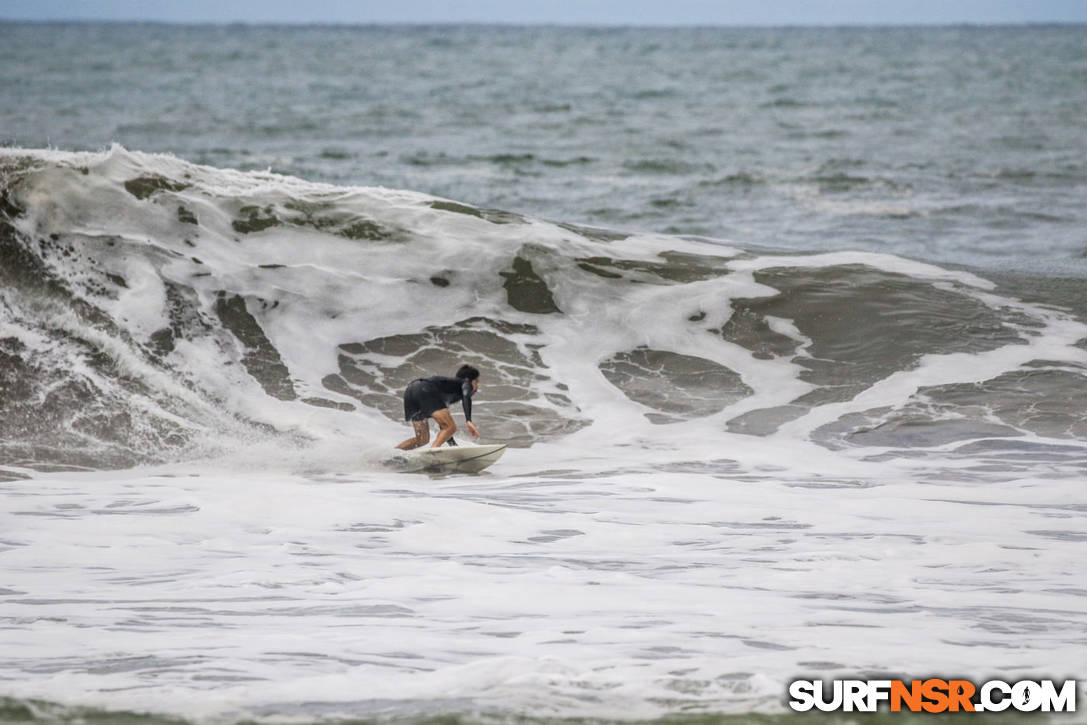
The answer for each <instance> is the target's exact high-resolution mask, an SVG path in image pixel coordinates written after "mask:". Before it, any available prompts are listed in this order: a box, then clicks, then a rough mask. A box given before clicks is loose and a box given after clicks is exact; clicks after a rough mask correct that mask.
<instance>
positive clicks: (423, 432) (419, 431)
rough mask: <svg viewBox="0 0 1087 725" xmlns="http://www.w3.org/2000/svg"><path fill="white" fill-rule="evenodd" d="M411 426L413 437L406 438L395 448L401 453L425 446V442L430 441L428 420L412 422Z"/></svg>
mask: <svg viewBox="0 0 1087 725" xmlns="http://www.w3.org/2000/svg"><path fill="white" fill-rule="evenodd" d="M447 412H448V411H447ZM411 424H412V426H413V427H414V428H415V437H414V438H408V439H407V440H406V441H404V442H403V443H401V444H400V445H398V446H397V448H399V449H400V450H402V451H410V450H411V449H413V448H418V447H420V446H425V445H426V444H427V441H429V440H430V421H429V420H413V421H412V422H411Z"/></svg>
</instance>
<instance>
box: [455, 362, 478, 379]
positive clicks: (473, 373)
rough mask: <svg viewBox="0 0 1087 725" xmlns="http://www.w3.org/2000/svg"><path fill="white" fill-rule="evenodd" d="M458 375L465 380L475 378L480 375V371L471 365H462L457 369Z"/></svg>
mask: <svg viewBox="0 0 1087 725" xmlns="http://www.w3.org/2000/svg"><path fill="white" fill-rule="evenodd" d="M457 377H458V378H461V379H463V380H475V379H476V378H478V377H479V371H478V370H476V369H475V368H474V367H472V366H471V365H461V366H460V370H458V371H457Z"/></svg>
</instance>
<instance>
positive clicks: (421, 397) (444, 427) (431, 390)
mask: <svg viewBox="0 0 1087 725" xmlns="http://www.w3.org/2000/svg"><path fill="white" fill-rule="evenodd" d="M477 390H479V371H478V370H476V369H475V368H474V367H472V366H471V365H461V366H460V369H459V370H457V374H456V376H455V377H452V378H447V377H445V376H442V375H433V376H431V377H429V378H419V379H417V380H413V381H411V382H410V383H408V387H407V388H405V390H404V419H405V420H409V421H411V424H412V426H414V427H415V436H414V437H412V438H408V439H407V440H406V441H404V442H403V443H401V444H400V445H398V446H397V448H399V449H400V450H402V451H410V450H411V449H413V448H419V447H420V446H425V445H426V444H427V441H429V440H430V421H429V420H428V418H433V419H434V420H436V421H437V422H438V427H439V430H438V436H437V437H436V438H435V439H434V445H432V446H431V448H437V447H439V446H441V445H442V444H444V443H445V442H446V441H452V438H453V434H454V433H456V432H457V424H456V423H454V422H453V414H452V413H450V412H449V406H450V405H452V404H453V403H456V402H457V401H458V400H459V401H460V403H461V406H462V407H463V408H464V422H465V425H467V426H468V431H469V432H470V433H471V434H472V435H473V436H475V437H476V438H479V429H477V428H476V425H475V423H473V422H472V396H473V395H475V393H476V391H477ZM454 445H455V443H454Z"/></svg>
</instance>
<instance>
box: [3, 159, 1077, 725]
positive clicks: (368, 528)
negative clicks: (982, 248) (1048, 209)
mask: <svg viewBox="0 0 1087 725" xmlns="http://www.w3.org/2000/svg"><path fill="white" fill-rule="evenodd" d="M0 180H2V189H0V280H2V283H3V284H2V287H0V362H2V365H0V375H2V376H3V377H2V378H0V384H2V390H3V395H2V399H0V404H2V412H3V417H2V422H0V431H2V433H3V442H2V445H0V491H2V494H0V507H2V508H0V562H2V569H0V573H2V577H3V579H2V580H0V623H2V624H0V626H2V628H3V642H4V657H3V658H2V660H0V695H3V696H5V697H6V698H8V699H7V700H5V703H6V707H9V708H22V707H28V705H26V703H35V702H37V703H42V702H47V703H52V705H51V706H50V707H65V706H70V707H81V708H92V709H93V711H101V710H105V711H110V712H115V711H128V712H140V713H143V712H147V713H159V714H162V715H165V716H175V717H182V718H185V719H189V720H197V721H215V722H224V721H228V722H233V721H238V720H241V719H256V720H258V721H263V720H268V721H281V720H290V721H315V720H325V719H340V718H354V719H358V718H370V717H373V718H392V719H399V718H411V717H421V716H434V715H453V716H457V717H464V718H469V719H472V718H484V719H486V718H503V717H513V716H522V715H523V716H530V717H533V718H567V717H592V718H604V719H634V718H640V719H652V718H659V717H664V716H668V715H675V714H680V713H690V714H716V715H722V714H728V713H737V714H750V713H763V714H765V715H767V716H777V715H779V714H781V713H784V712H785V711H786V706H785V692H786V687H787V684H788V682H789V681H791V680H793V679H796V678H800V677H810V678H826V679H832V678H835V677H875V676H883V675H894V676H902V677H904V678H907V679H908V678H911V677H919V676H927V675H930V674H954V675H956V676H965V677H968V678H969V679H973V680H975V681H984V680H987V679H991V678H1002V679H1007V680H1011V681H1014V680H1019V679H1027V678H1041V677H1051V678H1061V679H1064V678H1068V679H1071V678H1075V677H1076V676H1077V675H1082V667H1083V665H1084V661H1083V652H1084V651H1085V645H1087V635H1085V634H1084V632H1087V610H1085V608H1084V606H1083V602H1084V597H1085V596H1087V588H1085V587H1084V585H1083V582H1082V572H1083V568H1082V551H1081V550H1082V546H1083V542H1084V541H1085V540H1087V537H1085V534H1084V530H1085V529H1084V515H1085V513H1087V493H1085V491H1084V487H1083V480H1084V475H1085V474H1084V471H1085V468H1087V423H1085V421H1084V417H1083V410H1084V403H1085V402H1087V394H1085V392H1084V391H1085V387H1084V375H1085V374H1087V372H1085V371H1087V322H1085V321H1084V319H1083V317H1082V316H1081V315H1079V314H1078V313H1077V312H1076V311H1075V310H1074V309H1071V308H1070V307H1069V306H1067V305H1064V304H1061V303H1060V301H1059V300H1047V299H1044V298H1040V297H1039V295H1038V294H1037V290H1034V291H1030V290H1027V289H1026V288H1025V287H1024V285H1023V283H1019V284H1018V286H1017V285H1016V284H1013V283H1011V282H1009V281H1008V280H1006V279H998V278H997V277H996V276H994V275H987V274H986V273H985V272H983V271H979V270H968V269H963V268H958V267H949V266H938V265H935V264H929V263H924V262H919V261H914V260H909V259H905V258H902V257H898V256H894V255H891V254H880V253H875V252H871V251H855V252H842V251H837V252H826V253H798V252H796V251H795V250H781V249H770V248H759V247H752V246H750V245H744V244H742V243H740V242H737V241H730V240H720V239H712V238H706V237H692V236H668V235H659V234H630V233H620V232H615V231H612V230H608V229H600V228H593V227H586V226H581V225H577V224H571V223H568V222H566V221H548V220H545V219H540V218H534V217H530V216H523V215H520V214H514V213H511V212H507V211H501V210H493V209H485V208H480V207H476V206H473V205H470V204H466V203H464V202H462V201H459V200H454V199H446V198H439V197H434V196H429V195H426V194H422V193H416V192H408V191H398V190H391V189H385V188H379V187H359V186H337V185H330V184H323V183H315V182H310V181H306V180H303V179H300V178H297V177H290V176H284V175H279V174H275V173H271V172H261V171H236V170H229V169H221V168H215V167H211V166H204V165H197V164H193V163H189V162H187V161H185V160H183V159H180V158H177V157H174V156H171V155H163V154H151V153H140V152H135V151H129V150H126V149H125V148H123V147H121V146H118V145H115V146H113V147H112V148H110V149H108V150H105V151H99V152H66V151H58V150H31V149H21V148H4V149H0ZM461 362H468V363H471V364H473V365H476V366H477V367H478V368H479V369H480V370H481V371H482V377H481V388H480V392H479V394H478V396H477V397H476V402H475V406H474V407H475V415H474V418H475V420H476V422H477V424H478V425H479V428H480V429H481V431H482V433H483V437H482V440H483V441H484V442H507V441H508V442H510V443H511V445H512V446H513V448H512V449H511V450H510V451H509V452H508V453H507V455H506V456H505V457H504V458H503V459H502V460H501V461H500V462H499V463H498V464H496V465H495V466H494V467H492V468H491V469H489V470H488V471H486V472H484V473H482V474H479V475H474V476H464V475H453V476H446V477H440V476H434V477H432V476H425V475H411V474H403V473H398V472H396V471H395V470H394V469H390V468H389V467H388V465H387V464H388V461H389V459H390V453H391V449H392V446H393V445H394V444H395V443H396V442H397V441H399V440H401V439H403V438H404V437H406V436H407V435H409V433H410V431H409V429H408V428H407V426H406V425H405V424H404V423H403V422H402V421H401V420H400V399H399V394H400V391H401V390H402V388H403V386H404V385H405V384H406V383H407V382H409V381H410V380H411V379H413V378H415V377H418V376H419V375H423V374H434V373H438V374H451V373H452V371H453V370H454V369H455V368H456V366H457V365H458V364H460V363H461ZM454 413H455V414H456V416H455V417H456V418H457V419H458V420H461V416H460V415H459V410H456V411H454ZM460 435H466V434H465V433H464V432H463V431H462V433H461V434H460ZM32 707H38V708H41V707H45V706H44V705H41V704H39V705H34V706H32ZM64 717H68V716H64Z"/></svg>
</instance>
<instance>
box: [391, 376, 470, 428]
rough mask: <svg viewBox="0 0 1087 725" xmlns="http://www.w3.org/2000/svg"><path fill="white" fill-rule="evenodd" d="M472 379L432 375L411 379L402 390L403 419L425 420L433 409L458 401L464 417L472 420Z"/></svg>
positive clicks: (445, 406) (446, 406) (439, 408)
mask: <svg viewBox="0 0 1087 725" xmlns="http://www.w3.org/2000/svg"><path fill="white" fill-rule="evenodd" d="M472 393H473V390H472V381H471V380H468V379H466V378H447V377H445V376H443V375H432V376H431V377H429V378H419V379H418V380H413V381H412V382H411V383H410V384H409V385H408V387H407V389H406V390H405V391H404V418H405V420H425V419H427V418H429V417H430V416H431V415H432V414H433V413H434V411H436V410H441V409H442V408H448V407H449V406H450V405H452V404H453V403H456V402H457V401H460V403H461V405H462V406H463V408H464V419H465V420H468V421H470V420H472Z"/></svg>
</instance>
